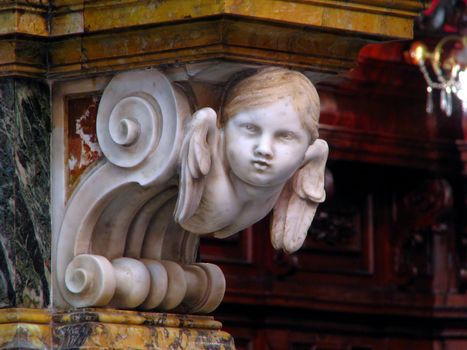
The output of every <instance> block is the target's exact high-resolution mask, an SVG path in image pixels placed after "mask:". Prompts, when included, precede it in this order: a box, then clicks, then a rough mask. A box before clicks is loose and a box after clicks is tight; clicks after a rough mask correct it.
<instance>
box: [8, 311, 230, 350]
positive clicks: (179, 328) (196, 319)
mask: <svg viewBox="0 0 467 350" xmlns="http://www.w3.org/2000/svg"><path fill="white" fill-rule="evenodd" d="M221 327H222V324H221V323H220V322H217V321H215V320H214V319H213V318H212V317H209V316H189V315H181V316H180V315H174V314H165V313H161V314H159V313H144V312H133V311H122V310H112V309H105V310H104V309H101V310H98V309H82V310H75V311H70V312H64V313H56V314H54V313H52V312H50V311H48V310H44V309H19V308H18V309H1V310H0V349H25V348H27V349H51V348H53V349H109V348H110V349H129V348H131V349H151V350H166V349H176V350H203V349H218V350H234V349H235V345H234V342H233V338H232V336H231V335H229V334H228V333H226V332H223V331H222V330H221Z"/></svg>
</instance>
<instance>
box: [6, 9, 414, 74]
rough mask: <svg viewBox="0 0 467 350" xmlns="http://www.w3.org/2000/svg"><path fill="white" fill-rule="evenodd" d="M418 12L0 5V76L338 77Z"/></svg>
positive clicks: (402, 33) (404, 29)
mask: <svg viewBox="0 0 467 350" xmlns="http://www.w3.org/2000/svg"><path fill="white" fill-rule="evenodd" d="M421 10H423V5H421V4H420V1H415V0H391V1H389V0H375V1H370V0H358V1H352V2H349V1H344V0H329V1H328V0H300V1H299V0H294V1H283V0H257V1H248V2H246V1H237V0H222V1H213V0H202V1H198V0H187V1H183V3H182V4H181V3H180V2H176V1H167V0H159V1H149V0H144V1H135V0H94V1H84V0H79V1H78V0H55V1H45V0H43V1H41V0H35V1H31V2H29V1H28V2H25V1H18V2H14V3H12V2H10V1H5V0H4V1H2V0H0V23H3V24H4V25H3V26H2V28H1V30H0V53H1V55H0V76H26V77H35V78H42V79H43V78H53V79H65V78H70V77H78V76H86V75H93V74H101V73H103V72H106V71H115V70H127V69H135V68H141V67H150V66H160V65H167V64H178V63H180V62H181V63H184V62H199V61H205V60H207V59H217V58H222V59H226V60H231V61H240V62H252V63H267V64H279V65H287V66H293V67H298V68H305V69H311V70H314V71H323V72H330V73H336V72H341V71H345V70H348V69H349V68H351V66H352V64H353V61H354V60H355V58H356V56H357V53H358V51H359V49H360V48H361V47H362V46H364V45H366V44H368V43H371V42H374V41H380V40H386V39H394V38H411V37H412V34H413V31H412V22H413V18H415V17H416V16H417V14H418V13H419V12H420V11H421ZM117 33H118V34H117Z"/></svg>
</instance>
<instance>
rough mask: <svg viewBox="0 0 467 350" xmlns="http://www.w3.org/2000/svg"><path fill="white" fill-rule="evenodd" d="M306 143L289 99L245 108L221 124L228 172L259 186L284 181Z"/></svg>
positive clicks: (305, 134) (307, 137)
mask: <svg viewBox="0 0 467 350" xmlns="http://www.w3.org/2000/svg"><path fill="white" fill-rule="evenodd" d="M309 143H310V135H309V132H308V131H307V130H306V129H305V128H304V127H303V125H302V123H301V121H300V117H299V115H298V114H297V112H296V111H295V109H294V107H293V105H292V101H291V99H290V98H288V99H285V100H279V101H277V102H275V103H273V104H271V105H269V106H265V107H257V108H251V109H245V110H243V111H241V112H240V113H238V114H236V115H234V116H232V117H231V118H230V119H229V121H228V122H227V125H226V126H225V146H226V156H227V160H228V162H229V165H230V168H231V169H232V172H233V173H234V174H235V175H236V176H237V177H238V178H239V179H240V180H242V181H244V182H246V183H248V184H250V185H253V186H260V187H268V186H276V185H280V184H282V183H285V182H286V181H287V180H288V179H289V178H290V177H291V176H292V175H293V173H294V172H295V171H296V170H297V169H298V168H299V167H300V165H301V164H302V162H303V159H304V155H305V152H306V150H307V149H308V146H309Z"/></svg>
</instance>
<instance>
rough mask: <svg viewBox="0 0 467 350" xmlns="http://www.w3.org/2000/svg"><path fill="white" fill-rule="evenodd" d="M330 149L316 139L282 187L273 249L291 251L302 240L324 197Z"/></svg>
mask: <svg viewBox="0 0 467 350" xmlns="http://www.w3.org/2000/svg"><path fill="white" fill-rule="evenodd" d="M328 153H329V148H328V144H327V143H326V141H324V140H321V139H317V140H316V141H315V142H314V143H313V144H312V145H311V146H310V148H309V149H308V151H307V154H306V156H305V157H306V159H309V161H308V163H307V164H306V165H304V166H303V167H302V168H300V169H299V170H298V171H297V172H296V173H295V175H294V176H293V177H292V179H291V180H290V181H289V182H288V183H287V184H286V185H285V186H284V189H283V190H282V193H281V195H280V196H279V199H278V201H277V203H276V205H275V206H274V211H273V218H272V225H271V243H272V245H273V247H274V248H275V249H283V250H284V251H285V252H286V253H293V252H295V251H296V250H298V249H300V247H301V246H302V244H303V242H304V241H305V238H306V234H307V231H308V228H309V227H310V225H311V222H312V221H313V217H314V216H315V212H316V208H317V207H318V204H319V203H321V202H323V201H324V199H325V198H326V192H325V191H324V176H325V167H326V160H327V158H328Z"/></svg>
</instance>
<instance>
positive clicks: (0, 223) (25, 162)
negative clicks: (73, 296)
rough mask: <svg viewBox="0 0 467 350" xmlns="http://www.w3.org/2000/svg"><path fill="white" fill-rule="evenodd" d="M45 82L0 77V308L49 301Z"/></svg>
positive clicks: (37, 305)
mask: <svg viewBox="0 0 467 350" xmlns="http://www.w3.org/2000/svg"><path fill="white" fill-rule="evenodd" d="M49 95H50V94H49V87H48V85H47V84H45V83H43V82H40V81H35V80H32V79H26V78H18V79H15V78H5V79H2V80H1V81H0V307H2V308H4V307H26V308H46V307H47V306H48V305H49V302H50V243H51V225H50V176H49V174H50V133H51V122H50V120H51V118H50V97H49Z"/></svg>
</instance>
